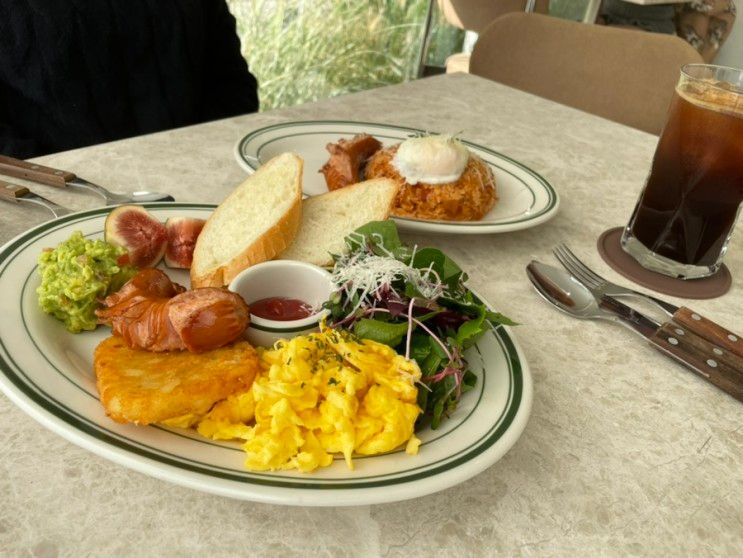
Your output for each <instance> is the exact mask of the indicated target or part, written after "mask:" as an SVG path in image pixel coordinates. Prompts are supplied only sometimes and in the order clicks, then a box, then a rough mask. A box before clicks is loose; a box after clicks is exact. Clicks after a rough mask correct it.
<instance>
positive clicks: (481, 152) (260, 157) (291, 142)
mask: <svg viewBox="0 0 743 558" xmlns="http://www.w3.org/2000/svg"><path fill="white" fill-rule="evenodd" d="M421 132H422V130H417V129H415V128H405V127H402V126H391V125H386V124H373V123H367V122H349V121H344V120H315V121H304V122H284V123H282V124H274V125H272V126H267V127H265V128H260V129H259V130H255V131H254V132H251V133H250V134H248V135H247V136H245V137H243V138H242V139H241V140H240V141H239V142H238V143H237V145H236V147H235V157H236V158H237V162H238V163H240V165H241V166H242V167H243V168H244V169H245V170H246V171H248V172H251V173H252V172H253V171H255V169H257V168H258V167H259V166H260V165H261V164H263V163H265V162H266V161H268V160H269V159H271V158H272V157H274V156H276V155H278V154H280V153H284V152H286V151H293V152H294V153H297V154H298V155H300V156H301V157H302V158H303V159H304V182H303V188H304V193H305V194H306V195H308V196H316V195H318V194H322V193H325V192H327V191H328V189H327V186H326V185H325V178H324V177H323V175H322V174H321V173H320V172H319V171H320V168H321V167H322V166H323V165H324V164H325V162H326V161H327V160H328V156H329V155H328V152H327V150H326V149H325V146H326V145H327V144H328V143H334V142H337V141H338V140H339V139H341V138H351V137H353V136H354V135H356V134H360V133H367V134H371V135H373V136H374V137H375V138H377V139H378V140H379V141H381V142H382V143H383V144H384V145H391V144H395V143H398V142H400V141H403V140H405V139H407V138H408V137H410V136H412V135H415V134H419V133H421ZM462 143H464V144H465V145H466V146H467V147H468V148H469V149H470V151H472V152H473V153H475V154H476V155H478V156H479V157H481V158H482V159H483V160H484V161H485V162H486V163H487V164H488V165H490V168H492V169H493V174H494V175H495V183H496V189H497V192H498V198H499V200H498V203H496V205H495V207H494V208H493V209H492V210H491V211H490V212H489V213H488V214H487V215H485V217H483V219H482V220H480V221H427V220H419V219H408V218H403V217H396V218H395V221H396V222H397V224H398V226H399V227H400V228H401V229H406V230H411V231H421V232H435V233H449V234H482V233H501V232H509V231H517V230H521V229H527V228H530V227H534V226H536V225H539V224H541V223H544V222H545V221H547V220H549V219H551V218H552V217H553V216H554V215H555V214H556V213H557V210H558V207H559V198H558V195H557V192H556V191H555V189H554V188H553V187H552V186H551V185H550V183H549V182H547V181H546V180H545V179H544V178H543V177H541V176H540V175H539V174H537V173H536V172H534V171H533V170H531V169H530V168H528V167H527V166H525V165H523V164H521V163H519V162H518V161H514V160H513V159H511V158H510V157H507V156H506V155H503V154H502V153H498V152H497V151H493V150H492V149H489V148H487V147H483V146H481V145H477V144H475V143H472V142H469V141H466V140H462Z"/></svg>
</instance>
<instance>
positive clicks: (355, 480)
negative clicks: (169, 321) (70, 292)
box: [0, 203, 532, 506]
mask: <svg viewBox="0 0 743 558" xmlns="http://www.w3.org/2000/svg"><path fill="white" fill-rule="evenodd" d="M146 207H148V208H149V209H150V211H151V212H152V213H153V214H154V215H155V216H156V217H158V218H159V219H161V220H163V221H164V220H165V219H167V218H168V217H171V216H176V215H182V216H189V217H201V218H205V217H207V216H208V215H209V214H210V213H211V212H212V210H213V206H209V205H194V204H183V203H166V204H162V203H161V204H147V205H146ZM108 211H110V209H109V208H100V209H94V210H90V211H85V212H81V213H76V214H73V215H68V216H65V217H62V218H59V219H56V220H54V221H50V222H48V223H44V224H42V225H40V226H38V227H36V228H34V229H32V230H30V231H28V232H26V233H23V234H21V235H20V236H18V237H16V238H15V239H13V240H11V241H10V242H9V243H7V244H6V245H5V246H3V247H2V248H0V292H1V293H3V296H2V297H1V298H0V315H2V320H0V388H1V389H2V391H3V392H4V393H5V395H6V396H7V397H9V398H10V399H11V400H12V401H13V402H14V403H15V404H16V405H18V406H19V407H20V408H21V409H22V410H23V411H25V412H26V413H28V414H29V415H30V416H32V417H33V418H34V419H36V420H37V421H39V422H40V423H41V424H42V425H44V426H45V427H47V428H49V429H50V430H52V431H53V432H56V433H57V434H59V435H61V436H63V437H64V438H66V439H67V440H69V441H71V442H73V443H75V444H77V445H79V446H82V447H83V448H85V449H87V450H90V451H91V452H93V453H96V454H98V455H100V456H103V457H105V458H107V459H110V460H112V461H114V462H116V463H119V464H121V465H125V466H127V467H131V468H132V469H135V470H137V471H140V472H142V473H145V474H148V475H152V476H154V477H157V478H160V479H163V480H166V481H170V482H173V483H176V484H179V485H182V486H186V487H189V488H194V489H198V490H203V491H206V492H211V493H214V494H219V495H222V496H229V497H233V498H241V499H246V500H255V501H261V502H270V503H275V504H291V505H304V506H342V505H361V504H377V503H382V502H392V501H396V500H404V499H407V498H414V497H417V496H422V495H425V494H429V493H432V492H436V491H438V490H443V489H445V488H447V487H450V486H453V485H455V484H457V483H460V482H462V481H464V480H466V479H468V478H470V477H472V476H474V475H476V474H478V473H480V472H481V471H483V470H484V469H486V468H487V467H489V466H490V465H492V464H493V463H495V462H496V461H498V459H500V458H501V457H502V456H503V454H505V453H506V452H507V451H508V449H509V448H510V447H511V446H512V445H513V444H514V443H515V442H516V440H517V439H518V437H519V435H520V434H521V432H522V431H523V429H524V427H525V425H526V422H527V419H528V417H529V412H530V410H531V398H532V381H531V375H530V374H529V369H528V367H527V364H526V361H525V360H524V356H523V354H522V351H521V349H520V348H519V346H518V344H517V343H516V340H515V339H514V338H513V336H512V334H511V332H510V331H509V330H508V329H507V328H503V327H499V328H497V329H493V330H491V331H489V332H488V333H487V334H486V335H484V336H483V337H482V339H481V340H480V341H479V342H478V343H477V345H476V346H475V347H473V348H472V349H470V351H469V352H468V353H467V355H466V356H467V358H468V359H469V360H470V363H471V365H472V368H473V369H474V371H475V372H476V373H477V375H478V377H479V379H478V382H477V388H476V389H474V390H473V391H470V392H468V393H466V394H465V395H464V396H463V398H462V402H461V405H460V406H459V408H458V409H457V411H456V412H455V413H454V415H453V416H452V417H451V418H450V419H449V420H448V421H446V422H445V423H444V424H443V426H442V428H440V429H439V430H437V431H431V430H425V431H423V432H421V433H420V438H421V439H422V441H423V443H422V445H421V448H420V452H419V454H418V455H416V456H409V455H406V454H405V452H403V451H398V452H393V453H389V454H385V455H380V456H375V457H362V458H358V459H355V461H354V462H355V465H356V469H355V470H354V471H350V470H348V469H347V468H346V465H345V463H344V462H343V461H342V460H337V461H336V462H335V463H333V464H332V465H331V466H330V467H328V468H326V469H323V470H320V471H318V472H315V473H312V474H301V473H293V472H273V473H271V472H266V473H257V472H250V471H247V470H245V469H243V460H244V454H243V452H242V450H241V448H240V446H239V444H237V443H229V442H225V443H218V442H213V441H210V440H206V439H203V438H200V437H198V436H197V435H195V434H194V433H192V432H191V431H187V430H180V429H174V428H173V429H171V428H164V427H160V426H147V427H138V426H134V425H123V424H117V423H115V422H113V421H112V420H110V419H109V418H108V417H106V415H105V413H104V411H103V408H102V407H101V405H100V403H99V402H98V396H97V392H96V387H95V379H94V375H93V371H92V370H93V362H92V355H93V349H94V347H95V346H96V345H97V344H98V343H99V342H100V341H101V340H103V339H104V338H105V337H106V336H107V335H108V334H109V330H108V328H104V327H101V328H99V329H98V330H96V331H93V332H85V333H81V334H77V335H73V334H70V333H68V332H67V331H66V330H65V329H64V327H63V326H62V325H61V323H60V322H58V321H56V320H55V319H53V318H51V317H50V316H48V315H46V314H44V313H42V312H41V310H39V308H38V305H37V302H36V295H35V292H34V291H35V289H36V287H37V285H38V284H39V278H38V274H37V270H36V259H37V257H38V255H39V253H40V252H41V251H42V250H43V249H44V248H47V247H54V246H56V245H57V244H58V243H59V242H62V241H64V240H66V239H67V238H68V237H69V236H70V234H71V233H72V232H73V231H76V230H79V231H82V233H83V234H84V235H85V236H86V237H88V238H102V236H103V224H104V220H105V217H106V214H107V213H108ZM170 272H171V275H172V276H173V278H174V279H175V280H176V281H180V282H183V283H186V284H187V282H188V277H187V274H186V273H185V272H182V271H179V272H173V271H172V270H170ZM28 443H33V441H30V442H28Z"/></svg>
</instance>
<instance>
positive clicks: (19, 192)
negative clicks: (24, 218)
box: [0, 155, 174, 217]
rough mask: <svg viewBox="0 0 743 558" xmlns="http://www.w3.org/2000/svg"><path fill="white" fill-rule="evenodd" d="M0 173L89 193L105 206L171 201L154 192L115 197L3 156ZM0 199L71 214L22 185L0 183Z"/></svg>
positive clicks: (59, 173)
mask: <svg viewBox="0 0 743 558" xmlns="http://www.w3.org/2000/svg"><path fill="white" fill-rule="evenodd" d="M0 174H4V175H7V176H14V177H16V178H23V179H25V180H30V181H31V182H36V183H38V184H46V185H48V186H56V187H58V188H74V189H77V190H84V191H88V192H93V193H94V194H97V195H99V196H101V197H102V198H103V200H104V201H105V204H106V205H117V204H122V203H143V202H155V201H174V199H173V196H170V195H168V194H160V193H158V192H142V191H140V192H131V193H129V194H115V193H113V192H110V191H109V190H107V189H105V188H104V187H102V186H99V185H98V184H93V183H92V182H89V181H87V180H85V179H83V178H80V177H78V176H76V175H75V174H74V173H71V172H69V171H63V170H58V169H53V168H51V167H45V166H43V165H38V164H36V163H31V162H28V161H22V160H20V159H14V158H13V157H7V156H5V155H0ZM0 199H3V200H6V201H10V202H16V203H31V204H35V205H41V206H43V207H45V208H46V209H48V210H49V211H51V212H52V214H53V215H54V216H55V217H60V216H62V215H67V214H68V213H72V210H70V209H67V208H66V207H62V206H60V205H58V204H56V203H54V202H53V201H51V200H49V199H47V198H44V197H42V196H40V195H38V194H35V193H33V192H32V191H31V190H29V189H28V188H26V187H25V186H21V185H20V184H14V183H12V182H7V181H4V180H0Z"/></svg>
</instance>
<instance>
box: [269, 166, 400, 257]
mask: <svg viewBox="0 0 743 558" xmlns="http://www.w3.org/2000/svg"><path fill="white" fill-rule="evenodd" d="M397 190H398V185H397V183H395V182H394V181H393V180H390V179H389V178H375V179H374V180H367V181H365V182H359V183H358V184H353V185H352V186H346V187H345V188H341V189H339V190H334V191H332V192H328V193H327V194H323V195H321V196H315V197H313V198H308V199H306V200H304V202H302V225H301V226H300V228H299V232H298V233H297V236H296V238H295V239H294V243H293V244H292V245H291V246H289V248H288V249H287V250H286V251H284V252H283V253H282V254H281V255H280V256H279V257H280V258H281V259H284V260H300V261H303V262H308V263H313V264H315V265H332V264H333V258H332V256H331V254H341V253H343V252H345V251H346V249H347V248H346V244H345V242H344V241H343V239H344V238H345V237H346V236H347V235H348V234H350V233H352V232H353V231H354V230H356V229H357V228H359V227H360V226H361V225H364V224H366V223H368V222H369V221H383V220H384V219H387V217H388V216H389V214H390V210H391V209H392V204H393V202H394V201H395V196H396V195H397Z"/></svg>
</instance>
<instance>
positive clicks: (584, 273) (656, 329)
mask: <svg viewBox="0 0 743 558" xmlns="http://www.w3.org/2000/svg"><path fill="white" fill-rule="evenodd" d="M553 253H554V255H555V257H556V258H557V260H558V261H559V262H560V263H561V264H562V265H563V267H564V268H565V270H563V269H560V268H557V267H553V266H549V265H546V264H543V263H541V262H538V261H532V262H531V263H529V265H527V266H526V274H527V276H528V277H529V279H530V280H531V282H532V284H533V285H534V287H535V289H536V290H537V292H538V293H539V295H540V296H541V297H542V298H544V299H545V300H546V301H547V302H549V303H550V304H552V305H553V306H555V307H556V308H557V309H558V310H561V311H563V312H565V313H566V314H568V315H570V316H573V317H575V318H580V319H597V320H606V321H611V322H614V323H618V324H620V325H622V326H624V327H627V328H628V329H630V330H631V331H633V332H634V333H636V334H638V335H640V336H641V337H643V338H644V339H645V340H647V341H648V342H649V343H650V345H651V346H653V347H654V348H656V349H658V350H659V351H661V352H663V353H664V354H666V355H668V356H670V357H672V358H674V359H675V360H677V361H679V362H680V363H682V364H683V365H685V366H686V367H687V368H689V369H691V370H692V371H693V372H694V373H696V374H697V375H699V376H701V377H702V378H704V379H705V380H707V381H709V382H710V383H711V384H714V385H715V386H717V387H718V388H720V389H722V390H723V391H725V392H727V393H729V394H730V395H732V396H733V397H735V398H736V399H738V400H739V401H743V340H742V339H741V337H740V336H739V335H736V334H734V333H732V332H730V331H728V330H727V329H725V328H723V327H722V326H720V325H718V324H716V323H714V322H712V321H711V320H708V319H706V318H704V317H703V316H701V315H700V314H698V313H696V312H694V311H693V310H690V309H689V308H686V307H678V306H675V305H673V304H670V303H668V302H666V301H663V300H660V299H658V298H655V297H653V296H650V295H647V294H644V293H640V292H638V291H634V290H632V289H629V288H626V287H622V286H621V285H616V284H614V283H611V282H610V281H607V280H606V279H604V278H603V277H601V276H600V275H598V274H597V273H595V272H594V271H593V270H591V269H590V268H589V267H588V266H586V265H585V264H584V263H583V262H582V261H580V259H578V257H577V256H575V254H573V253H572V252H571V251H570V249H569V248H568V247H567V246H565V245H564V244H563V245H559V246H557V247H556V248H555V249H554V250H553ZM622 297H627V298H633V299H636V300H640V301H643V302H647V303H649V304H651V305H653V306H654V307H655V308H658V309H660V311H661V312H662V313H663V315H664V318H665V319H664V320H662V322H659V321H656V320H655V319H653V318H652V317H649V316H647V315H645V314H643V313H641V312H639V311H637V310H635V309H634V308H631V307H629V306H627V305H626V304H624V303H623V302H621V301H620V300H618V299H619V298H622Z"/></svg>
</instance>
